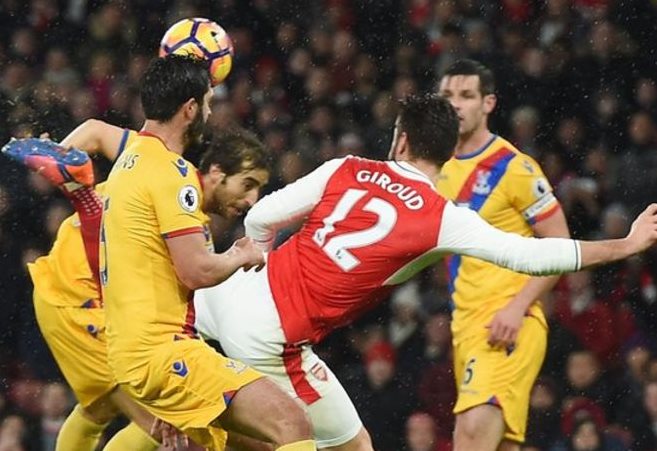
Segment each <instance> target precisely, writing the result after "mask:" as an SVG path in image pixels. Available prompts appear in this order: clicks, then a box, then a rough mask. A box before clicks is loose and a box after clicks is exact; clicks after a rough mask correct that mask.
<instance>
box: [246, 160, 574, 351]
mask: <svg viewBox="0 0 657 451" xmlns="http://www.w3.org/2000/svg"><path fill="white" fill-rule="evenodd" d="M304 218H305V222H304V224H303V226H302V227H301V229H300V230H299V231H298V232H297V233H295V234H294V235H293V236H292V237H291V238H290V239H289V240H288V241H287V242H285V243H284V244H283V245H281V246H280V247H279V248H278V249H276V250H274V251H272V252H271V253H270V254H269V256H268V260H267V271H268V279H269V285H270V287H271V291H272V295H273V298H274V302H275V303H276V307H277V309H278V313H279V316H280V319H281V324H282V327H283V331H284V332H285V336H286V338H287V340H288V342H289V343H299V342H304V341H310V342H317V341H319V340H321V339H322V338H323V337H324V336H326V335H327V334H328V333H329V332H331V331H332V330H333V329H335V328H338V327H340V326H344V325H346V324H349V323H350V322H352V321H353V320H354V319H355V318H357V317H358V316H360V315H361V314H362V313H363V312H365V311H366V310H368V309H370V308H372V307H373V306H374V305H375V304H376V303H377V302H378V301H380V300H382V299H383V298H385V297H386V295H387V294H388V293H389V292H390V290H391V289H392V288H394V286H395V285H398V284H400V283H402V282H405V281H406V280H408V279H409V278H411V277H412V276H413V275H415V274H416V273H417V272H419V271H420V270H421V269H423V268H425V267H426V266H428V265H430V264H432V263H435V262H436V261H438V260H439V259H440V258H441V257H442V256H443V255H444V254H445V253H451V252H455V253H463V254H466V255H472V256H476V257H478V258H484V259H487V260H490V261H494V262H496V263H498V264H502V265H506V266H512V267H513V268H514V269H516V270H525V271H533V272H534V273H537V272H538V273H541V274H545V273H549V272H551V271H554V270H555V269H557V268H563V267H564V266H565V267H566V268H570V269H574V268H576V267H578V265H579V256H578V251H579V250H578V245H577V244H576V245H575V246H573V244H572V243H575V242H574V241H571V240H560V239H549V240H543V241H551V242H554V241H556V242H557V243H559V244H558V245H557V244H556V243H554V244H553V245H554V246H555V249H556V248H559V249H558V250H557V251H556V252H560V253H561V255H553V254H554V251H551V252H548V253H549V254H550V255H551V256H549V257H547V258H546V259H545V261H543V262H539V265H538V267H537V268H535V267H536V266H537V265H535V264H532V263H531V262H530V260H532V259H533V256H535V255H540V254H536V252H538V251H539V250H538V249H536V248H535V244H537V243H536V242H537V241H538V240H535V239H534V240H533V241H532V239H529V238H523V237H520V236H517V235H513V234H507V233H504V232H501V231H499V230H497V229H494V228H493V227H492V226H490V225H488V224H487V223H486V222H485V221H483V220H482V219H481V218H479V217H478V216H477V215H476V213H474V212H472V211H470V210H469V209H467V208H460V207H456V206H454V204H452V203H451V202H448V201H447V200H446V199H445V198H443V197H442V196H440V195H439V194H438V193H437V192H436V191H435V189H434V184H433V182H432V181H431V180H430V179H429V178H428V177H427V176H426V175H424V174H423V173H421V172H420V171H419V170H417V169H416V168H415V167H414V166H413V165H411V164H409V163H406V162H397V161H385V162H383V161H372V160H367V159H363V158H355V157H347V158H344V159H337V160H331V161H329V162H327V163H325V164H324V165H322V166H321V167H320V168H318V169H316V170H315V171H313V172H312V173H311V174H309V175H307V176H305V177H302V178H301V179H299V180H297V181H296V182H294V183H292V184H290V185H288V186H286V187H285V188H283V189H281V190H279V191H276V192H275V193H272V194H270V195H269V196H266V197H265V198H263V199H262V200H260V201H259V202H258V203H257V204H256V205H255V206H254V207H253V208H252V209H251V211H250V212H249V214H248V215H247V217H246V220H245V226H246V234H247V235H248V236H250V237H252V238H253V239H254V240H255V241H256V242H259V243H261V244H262V245H263V246H264V247H266V248H268V247H270V246H271V243H272V242H273V239H274V236H275V232H276V231H277V230H278V229H280V228H281V227H283V226H285V225H288V224H291V223H294V222H297V221H299V220H302V219H304ZM518 240H526V241H527V243H526V244H524V245H519V244H518ZM541 244H542V246H541V249H540V252H544V250H543V249H544V247H546V245H547V244H548V243H541ZM564 254H565V256H564ZM548 260H550V261H549V262H548Z"/></svg>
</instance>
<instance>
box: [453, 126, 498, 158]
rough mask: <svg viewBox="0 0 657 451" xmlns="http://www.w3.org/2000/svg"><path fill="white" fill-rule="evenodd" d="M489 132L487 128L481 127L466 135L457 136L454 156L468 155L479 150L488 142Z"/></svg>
mask: <svg viewBox="0 0 657 451" xmlns="http://www.w3.org/2000/svg"><path fill="white" fill-rule="evenodd" d="M490 137H491V132H490V130H488V127H481V128H478V129H477V130H475V131H474V132H472V133H471V134H467V135H459V140H458V142H457V143H456V148H455V149H454V154H455V155H457V156H461V155H468V154H471V153H474V152H476V151H477V150H479V149H481V148H482V147H483V146H484V145H486V143H487V142H488V141H489V140H490Z"/></svg>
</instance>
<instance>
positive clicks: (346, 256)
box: [313, 188, 397, 272]
mask: <svg viewBox="0 0 657 451" xmlns="http://www.w3.org/2000/svg"><path fill="white" fill-rule="evenodd" d="M367 193H368V191H367V190H362V189H354V188H350V189H348V190H347V191H346V192H345V193H344V194H343V195H342V197H341V198H340V200H339V201H338V203H337V204H336V205H335V208H334V209H333V212H331V214H330V215H328V216H327V217H325V218H324V220H323V222H324V227H322V228H320V229H317V230H316V231H315V234H314V235H313V241H314V242H315V243H316V244H317V245H318V246H319V247H320V248H321V249H322V250H323V251H324V252H325V253H326V255H328V256H329V258H330V259H331V260H333V262H334V263H335V264H336V265H338V266H339V267H340V268H341V269H342V270H343V271H345V272H349V271H351V270H352V269H354V268H356V267H357V266H358V265H359V264H360V260H358V258H356V256H354V254H352V253H351V252H349V251H350V249H356V248H361V247H365V246H369V245H372V244H375V243H378V242H379V241H381V240H383V239H384V238H385V237H387V236H388V234H389V233H390V232H391V231H392V229H393V228H394V227H395V224H396V223H397V210H396V209H395V207H394V206H393V205H392V204H391V203H390V202H387V201H385V200H383V199H380V198H378V197H373V198H371V199H370V200H369V201H368V202H367V203H366V204H365V205H364V206H363V211H368V212H370V213H374V214H375V215H376V216H377V221H376V223H375V224H373V225H372V226H370V227H367V228H365V229H363V230H358V231H355V232H345V233H341V234H338V235H333V236H331V238H329V239H328V241H327V239H326V237H327V236H328V235H330V234H331V233H333V232H335V224H336V223H338V222H340V221H343V220H344V219H346V218H347V216H348V215H349V213H350V212H351V211H352V210H353V209H354V206H355V205H356V203H357V202H358V201H359V200H361V199H362V198H363V197H364V196H365V195H366V194H367Z"/></svg>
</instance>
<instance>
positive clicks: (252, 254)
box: [228, 237, 265, 271]
mask: <svg viewBox="0 0 657 451" xmlns="http://www.w3.org/2000/svg"><path fill="white" fill-rule="evenodd" d="M228 252H231V253H233V254H234V255H236V256H239V259H240V261H241V262H242V264H241V266H242V268H244V270H245V271H248V270H249V269H251V268H253V267H255V268H256V271H260V270H261V269H262V268H263V267H264V266H265V254H264V253H263V252H262V250H261V249H260V248H259V247H258V246H257V245H256V244H255V242H254V241H253V240H252V239H251V238H248V237H243V238H240V239H239V240H237V241H235V243H233V246H232V247H231V248H230V249H229V250H228Z"/></svg>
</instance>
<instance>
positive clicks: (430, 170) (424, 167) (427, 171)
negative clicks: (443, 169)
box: [406, 159, 440, 185]
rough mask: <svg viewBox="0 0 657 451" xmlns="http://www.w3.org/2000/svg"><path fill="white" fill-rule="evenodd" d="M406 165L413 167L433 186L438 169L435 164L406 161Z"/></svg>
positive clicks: (436, 178)
mask: <svg viewBox="0 0 657 451" xmlns="http://www.w3.org/2000/svg"><path fill="white" fill-rule="evenodd" d="M406 163H408V164H410V165H413V166H414V167H415V169H417V170H418V171H420V172H421V173H423V174H424V175H426V176H427V177H428V178H429V180H431V182H432V183H433V184H434V185H435V184H436V181H437V180H438V173H439V172H440V167H439V166H437V165H436V164H435V163H432V162H430V161H427V160H422V159H416V160H406Z"/></svg>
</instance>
